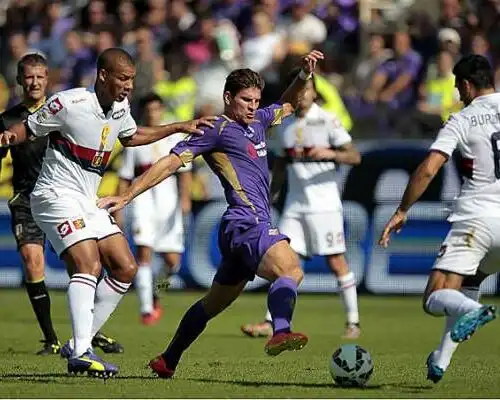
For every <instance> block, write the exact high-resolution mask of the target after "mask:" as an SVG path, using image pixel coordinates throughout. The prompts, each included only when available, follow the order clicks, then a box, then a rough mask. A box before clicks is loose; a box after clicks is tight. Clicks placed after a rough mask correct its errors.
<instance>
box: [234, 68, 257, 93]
mask: <svg viewBox="0 0 500 400" xmlns="http://www.w3.org/2000/svg"><path fill="white" fill-rule="evenodd" d="M264 86H265V83H264V79H263V78H262V76H260V74H259V73H257V72H255V71H252V70H251V69H249V68H242V69H235V70H234V71H232V72H231V73H230V74H229V75H228V76H227V78H226V83H225V85H224V92H229V93H231V96H236V95H237V94H238V92H239V91H240V90H243V89H248V88H258V89H260V90H263V89H264Z"/></svg>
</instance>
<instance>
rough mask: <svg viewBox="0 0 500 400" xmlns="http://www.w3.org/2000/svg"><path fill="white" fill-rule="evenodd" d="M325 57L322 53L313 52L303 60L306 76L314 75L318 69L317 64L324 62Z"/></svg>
mask: <svg viewBox="0 0 500 400" xmlns="http://www.w3.org/2000/svg"><path fill="white" fill-rule="evenodd" d="M324 58H325V56H324V55H323V53H322V52H321V51H318V50H313V51H311V52H310V53H309V54H307V55H306V56H304V57H303V58H302V65H301V66H302V70H303V71H304V72H305V73H306V74H312V73H313V72H314V70H315V69H316V64H317V63H318V61H319V60H323V59H324Z"/></svg>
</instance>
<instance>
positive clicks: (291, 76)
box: [284, 67, 317, 92]
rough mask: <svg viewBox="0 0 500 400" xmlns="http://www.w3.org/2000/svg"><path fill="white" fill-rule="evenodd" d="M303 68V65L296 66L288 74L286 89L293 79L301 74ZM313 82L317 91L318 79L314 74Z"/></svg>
mask: <svg viewBox="0 0 500 400" xmlns="http://www.w3.org/2000/svg"><path fill="white" fill-rule="evenodd" d="M301 70H302V68H301V67H295V68H293V69H292V70H291V71H290V72H289V73H288V75H287V77H286V79H285V87H284V89H285V90H286V88H287V87H288V86H290V85H291V84H292V83H293V81H294V80H295V79H296V78H297V77H298V76H299V74H300V71H301ZM312 84H313V88H314V91H315V92H317V90H316V81H315V80H314V76H313V78H312Z"/></svg>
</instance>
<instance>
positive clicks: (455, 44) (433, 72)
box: [426, 28, 462, 80]
mask: <svg viewBox="0 0 500 400" xmlns="http://www.w3.org/2000/svg"><path fill="white" fill-rule="evenodd" d="M438 39H439V51H440V52H443V51H446V52H447V53H449V54H450V55H451V57H452V58H453V63H456V62H457V61H458V60H459V59H460V57H461V54H460V45H461V42H462V41H461V39H460V35H459V34H458V32H457V31H456V30H455V29H452V28H442V29H441V30H440V31H439V33H438ZM437 64H438V61H437V57H433V58H431V60H429V63H428V65H427V74H426V79H427V80H431V79H436V78H437V76H438V67H437Z"/></svg>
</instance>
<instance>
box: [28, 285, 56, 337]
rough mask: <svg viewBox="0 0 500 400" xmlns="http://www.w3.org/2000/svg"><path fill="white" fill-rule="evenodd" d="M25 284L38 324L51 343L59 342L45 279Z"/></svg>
mask: <svg viewBox="0 0 500 400" xmlns="http://www.w3.org/2000/svg"><path fill="white" fill-rule="evenodd" d="M25 284H26V291H27V292H28V296H29V298H30V301H31V305H32V307H33V311H35V315H36V319H37V320H38V325H40V328H41V329H42V332H43V336H45V340H46V341H48V342H49V343H57V335H56V333H55V332H54V327H53V326H52V319H51V317H50V296H49V292H47V288H46V287H45V281H41V282H34V283H32V282H25Z"/></svg>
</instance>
